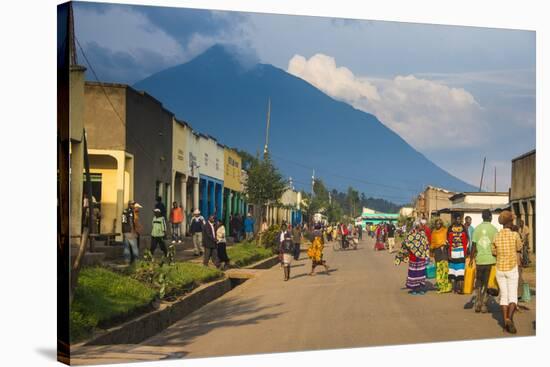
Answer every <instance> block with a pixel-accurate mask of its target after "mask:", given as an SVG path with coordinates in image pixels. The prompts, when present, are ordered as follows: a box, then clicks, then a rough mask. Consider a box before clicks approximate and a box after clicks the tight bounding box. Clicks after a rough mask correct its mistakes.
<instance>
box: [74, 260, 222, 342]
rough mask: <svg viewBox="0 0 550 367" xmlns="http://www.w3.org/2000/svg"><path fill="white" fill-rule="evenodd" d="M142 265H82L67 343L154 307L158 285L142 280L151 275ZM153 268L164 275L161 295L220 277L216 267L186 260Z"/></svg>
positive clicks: (173, 294)
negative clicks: (116, 269)
mask: <svg viewBox="0 0 550 367" xmlns="http://www.w3.org/2000/svg"><path fill="white" fill-rule="evenodd" d="M146 267H147V264H146V263H145V262H142V261H137V262H136V264H135V265H134V266H131V267H128V268H127V269H126V270H124V271H123V272H122V273H118V272H113V271H111V270H108V269H105V268H101V267H95V268H85V269H82V271H81V273H80V276H79V278H78V286H77V289H76V293H75V297H74V300H73V304H72V307H71V315H70V317H71V319H70V329H71V343H75V342H79V341H82V340H84V339H86V338H88V337H90V336H91V335H92V333H93V331H94V330H95V329H97V328H109V327H111V326H114V325H116V324H119V323H122V322H125V321H127V320H129V319H131V318H133V317H135V316H138V315H140V314H143V313H145V312H148V311H151V310H153V309H154V308H153V306H152V303H153V301H154V300H155V299H157V298H159V285H158V284H156V283H154V282H149V281H146V280H145V279H147V278H148V277H149V276H150V275H151V273H150V272H148V271H145V272H144V271H142V270H143V269H144V268H146ZM154 272H155V273H162V274H163V275H164V279H165V296H164V298H175V297H176V296H179V295H182V294H185V293H187V292H189V291H191V290H192V289H194V288H196V287H197V286H199V285H200V284H202V283H208V282H211V281H214V280H216V279H219V278H221V277H223V272H221V271H220V270H218V269H215V268H206V267H203V266H202V265H199V264H193V263H188V262H178V263H175V264H173V265H167V264H165V265H163V266H162V267H160V266H158V264H156V265H155V270H154Z"/></svg>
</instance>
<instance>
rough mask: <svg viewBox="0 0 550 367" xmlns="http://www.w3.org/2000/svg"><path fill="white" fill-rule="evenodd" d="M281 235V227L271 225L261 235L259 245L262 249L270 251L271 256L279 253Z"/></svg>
mask: <svg viewBox="0 0 550 367" xmlns="http://www.w3.org/2000/svg"><path fill="white" fill-rule="evenodd" d="M280 234H281V226H280V225H275V224H274V225H271V226H269V228H268V229H267V231H264V232H262V233H261V236H260V238H261V243H260V245H262V246H263V247H264V248H269V249H271V251H272V253H273V254H277V253H279V236H280Z"/></svg>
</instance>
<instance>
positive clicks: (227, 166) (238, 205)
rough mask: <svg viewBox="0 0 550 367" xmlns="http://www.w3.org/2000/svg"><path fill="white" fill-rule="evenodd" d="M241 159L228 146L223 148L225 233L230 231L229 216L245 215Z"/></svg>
mask: <svg viewBox="0 0 550 367" xmlns="http://www.w3.org/2000/svg"><path fill="white" fill-rule="evenodd" d="M241 167H242V160H241V156H239V154H238V153H237V152H236V151H235V150H233V149H231V148H228V147H225V148H224V178H223V184H224V189H223V202H224V210H223V220H224V223H225V230H226V232H227V234H229V233H232V228H231V216H233V215H245V201H244V195H243V187H242V183H241V181H242V177H241V172H242V170H241Z"/></svg>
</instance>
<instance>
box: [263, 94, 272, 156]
mask: <svg viewBox="0 0 550 367" xmlns="http://www.w3.org/2000/svg"><path fill="white" fill-rule="evenodd" d="M270 120H271V98H269V99H268V101H267V128H266V129H265V146H264V158H265V157H266V156H267V147H268V145H269V124H270Z"/></svg>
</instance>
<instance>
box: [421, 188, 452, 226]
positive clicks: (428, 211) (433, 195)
mask: <svg viewBox="0 0 550 367" xmlns="http://www.w3.org/2000/svg"><path fill="white" fill-rule="evenodd" d="M455 194H456V193H455V192H451V191H448V190H445V189H442V188H439V187H434V186H427V187H426V189H425V190H424V212H425V217H426V219H428V220H430V219H431V218H432V215H434V214H436V213H437V212H438V211H439V209H442V208H448V207H449V206H451V197H452V196H453V195H455ZM440 218H441V219H442V220H443V221H444V222H450V221H451V216H450V215H449V214H447V213H442V214H441V215H440Z"/></svg>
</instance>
